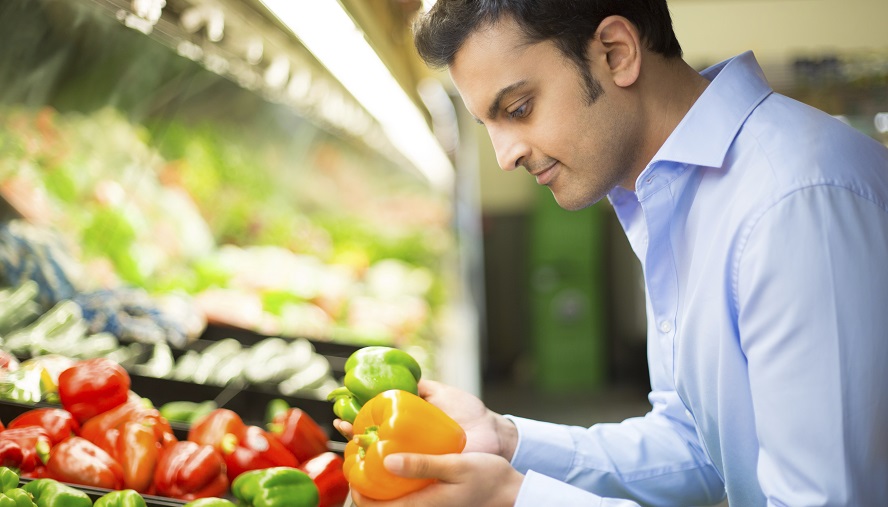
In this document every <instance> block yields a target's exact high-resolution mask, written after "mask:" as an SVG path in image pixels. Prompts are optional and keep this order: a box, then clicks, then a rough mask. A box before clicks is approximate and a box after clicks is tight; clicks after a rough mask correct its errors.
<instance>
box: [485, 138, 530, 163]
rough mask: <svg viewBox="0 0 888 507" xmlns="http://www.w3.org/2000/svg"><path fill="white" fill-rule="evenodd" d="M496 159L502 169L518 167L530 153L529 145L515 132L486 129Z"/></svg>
mask: <svg viewBox="0 0 888 507" xmlns="http://www.w3.org/2000/svg"><path fill="white" fill-rule="evenodd" d="M488 133H489V134H490V141H491V142H492V143H493V151H494V152H496V161H497V163H499V166H500V167H502V168H503V170H504V171H511V170H512V169H516V168H518V167H520V166H521V165H522V164H523V163H524V161H525V160H526V158H527V156H528V155H529V154H530V147H529V145H528V144H527V143H526V142H524V141H523V140H522V139H521V138H520V137H519V136H518V135H517V134H515V133H514V132H511V131H507V130H501V129H488Z"/></svg>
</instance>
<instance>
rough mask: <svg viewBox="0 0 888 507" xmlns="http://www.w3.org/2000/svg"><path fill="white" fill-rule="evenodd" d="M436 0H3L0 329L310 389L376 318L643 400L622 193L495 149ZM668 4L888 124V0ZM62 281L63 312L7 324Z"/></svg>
mask: <svg viewBox="0 0 888 507" xmlns="http://www.w3.org/2000/svg"><path fill="white" fill-rule="evenodd" d="M431 3H432V2H422V1H419V0H340V1H338V2H337V1H334V0H325V1H312V2H308V1H305V2H290V1H286V0H278V1H275V0H3V1H2V2H0V195H2V197H3V200H2V202H0V205H2V206H0V207H2V214H0V215H2V223H0V226H2V227H0V264H2V265H3V280H2V281H3V282H4V283H3V285H5V286H6V287H7V289H6V290H7V295H9V294H13V291H16V290H18V289H22V287H25V288H26V289H27V291H25V292H26V293H27V294H25V295H27V296H28V297H27V298H25V299H27V301H28V302H30V303H31V304H30V305H26V304H24V303H22V306H21V311H20V313H18V314H17V316H5V317H2V318H0V330H3V331H2V332H0V335H3V336H5V338H6V339H5V341H4V345H3V346H4V350H7V351H10V352H13V353H14V354H15V355H16V356H18V357H19V358H22V359H24V358H28V357H34V356H39V355H41V354H45V353H62V354H68V355H76V356H77V357H87V356H97V355H107V356H110V357H114V358H115V359H117V360H119V361H120V362H121V363H122V364H124V365H125V366H126V367H127V368H128V369H129V370H130V371H131V372H132V373H133V375H134V378H135V379H137V380H134V386H135V385H136V384H138V386H139V387H140V389H142V390H143V394H145V395H146V396H154V397H155V398H158V399H160V401H164V397H165V396H166V397H167V398H169V400H172V399H174V398H175V397H174V396H172V395H171V394H170V392H171V391H170V385H173V384H169V383H162V382H161V381H163V382H166V381H170V382H179V384H175V386H176V388H175V389H173V390H174V391H175V396H178V397H179V398H183V397H189V398H192V399H193V400H194V401H200V400H202V399H213V400H216V401H218V402H219V403H220V404H221V405H225V404H226V403H228V404H229V405H228V406H234V407H237V408H238V409H239V410H241V411H247V412H250V411H253V412H255V411H259V410H261V407H260V406H259V404H258V402H256V400H257V399H261V400H265V399H266V398H268V397H271V396H279V395H285V396H290V397H291V399H292V400H293V402H294V403H305V404H306V405H305V406H310V407H314V406H315V405H311V403H313V402H314V401H319V400H322V399H323V397H324V396H325V395H326V393H327V392H329V390H331V389H332V388H333V387H335V386H336V385H337V384H338V382H339V380H340V378H341V373H342V365H343V362H344V358H345V357H347V356H348V354H349V353H350V352H351V351H353V350H356V348H358V347H360V346H364V345H369V344H385V345H393V346H398V347H402V348H404V349H405V350H408V351H410V352H411V353H412V354H413V355H414V356H415V357H417V358H418V359H419V360H420V362H421V363H422V364H423V367H424V371H425V372H426V376H428V377H430V378H435V379H439V380H443V381H445V382H448V383H451V384H455V385H457V386H460V387H462V388H464V389H467V390H469V391H471V392H474V393H476V394H478V395H479V396H481V397H482V398H483V399H484V400H485V401H486V402H487V403H488V404H489V406H491V408H493V409H494V410H497V411H500V412H506V413H513V414H517V415H522V416H528V417H537V418H542V419H547V420H552V421H556V422H565V423H572V424H581V425H589V424H592V423H594V422H598V421H619V420H622V419H623V418H625V417H628V416H632V415H640V414H642V413H644V412H645V411H646V410H647V407H648V406H647V402H646V394H647V390H648V388H649V385H648V378H647V364H646V356H645V326H646V323H645V316H644V299H643V286H642V278H641V273H640V267H639V265H638V261H637V259H636V258H635V257H634V255H633V254H632V252H631V250H630V249H629V246H628V243H627V241H626V239H625V238H624V237H623V233H622V231H621V229H620V227H619V225H618V223H617V221H616V218H615V216H614V214H613V212H612V210H611V209H610V206H609V204H608V203H607V202H602V203H599V204H597V205H595V206H592V207H591V208H588V209H586V210H583V211H580V212H566V211H563V210H561V209H560V208H558V207H557V205H556V204H555V202H554V200H553V199H552V197H551V195H550V193H549V192H548V190H547V189H545V188H539V187H538V186H537V185H536V184H535V182H534V180H533V179H532V178H529V177H528V176H527V175H526V174H524V173H521V172H510V173H505V172H503V171H500V170H499V168H498V167H497V165H496V161H495V158H494V154H493V152H492V149H491V147H490V143H489V140H488V139H487V136H486V133H485V131H484V130H483V128H482V127H481V126H479V125H477V124H476V123H475V122H474V121H472V119H471V118H470V117H469V116H468V114H467V113H466V111H465V110H464V108H463V107H462V104H461V102H460V100H459V97H458V96H457V95H456V92H455V90H454V89H453V87H452V85H451V84H450V82H449V80H448V78H447V75H446V73H440V72H435V71H431V70H429V69H427V68H425V66H424V65H423V64H422V63H421V61H420V60H419V59H418V57H417V56H416V54H415V51H414V49H413V46H412V38H411V33H410V23H411V21H412V19H413V18H414V17H415V16H416V15H417V13H419V12H421V11H422V10H424V9H427V8H429V7H430V5H431ZM669 6H670V10H671V11H672V14H673V19H674V26H675V30H676V32H677V35H678V38H679V41H680V42H681V44H682V46H683V48H684V51H685V58H686V60H687V61H688V62H689V63H691V64H692V65H693V66H695V67H696V68H699V69H701V70H702V69H703V68H705V67H707V66H709V65H711V64H714V63H718V62H720V61H722V60H724V59H726V58H729V57H731V56H734V55H736V54H739V53H741V52H743V51H746V50H753V51H754V52H755V54H756V56H757V57H758V59H759V61H760V63H761V64H762V65H763V68H764V70H765V73H766V75H767V77H768V79H769V80H770V82H771V84H772V85H773V87H774V88H775V89H776V90H777V91H779V92H782V93H785V94H787V95H789V96H791V97H794V98H797V99H798V100H801V101H803V102H806V103H808V104H811V105H813V106H815V107H818V108H820V109H823V110H824V111H826V112H828V113H830V114H832V115H836V116H839V117H841V118H842V119H843V120H844V121H847V122H848V123H850V124H851V125H853V126H854V127H856V128H858V129H859V130H861V131H862V132H864V133H866V134H867V135H871V136H873V137H874V138H876V139H878V140H880V141H881V142H883V143H886V142H888V30H885V20H886V19H888V3H886V2H885V1H884V0H841V1H839V0H672V1H670V2H669ZM28 280H30V281H32V282H35V283H36V285H34V286H30V285H28V286H26V282H27V281H28ZM22 290H24V289H22ZM4 297H5V296H4ZM70 300H75V301H78V303H79V305H80V310H78V311H77V312H75V313H77V315H76V318H78V319H82V320H81V321H78V322H82V323H81V325H80V327H79V328H77V329H79V332H76V333H69V335H72V336H74V335H76V336H74V337H73V338H71V339H70V340H68V339H67V338H66V340H60V339H57V338H56V337H52V336H43V335H41V337H40V338H39V339H36V338H34V336H35V335H33V334H30V335H22V334H21V333H19V334H18V335H15V334H13V335H9V334H7V332H11V331H13V330H15V329H16V328H15V326H16V325H17V324H16V323H18V324H22V323H25V322H34V319H39V318H41V316H45V315H46V314H47V313H48V312H51V311H53V310H57V309H58V305H59V304H60V303H61V302H64V301H70ZM68 317H70V316H67V314H66V318H68ZM71 318H73V317H71ZM3 319H8V320H3ZM66 322H67V321H66ZM32 331H33V329H32ZM10 336H13V337H16V336H17V337H18V338H17V339H12V338H10ZM96 336H99V339H97V338H96ZM260 344H261V346H260ZM306 350H309V351H310V352H311V353H312V354H314V356H313V355H311V354H308V355H307V354H306ZM312 361H314V362H312ZM256 364H258V365H260V367H258V368H256V367H251V366H250V365H256ZM158 382H161V383H158ZM242 392H243V393H249V394H251V396H252V398H248V399H242V400H240V401H239V402H238V399H239V398H237V396H238V393H242ZM260 395H261V396H260ZM262 396H265V398H263V397H262ZM158 399H156V400H155V402H157V401H158ZM238 403H240V404H239V405H238ZM318 406H320V405H318ZM318 410H324V411H325V412H324V413H325V414H329V410H328V409H327V408H326V407H322V408H320V409H318ZM318 419H319V420H322V421H324V422H329V421H328V420H327V419H329V417H327V416H324V415H321V416H318Z"/></svg>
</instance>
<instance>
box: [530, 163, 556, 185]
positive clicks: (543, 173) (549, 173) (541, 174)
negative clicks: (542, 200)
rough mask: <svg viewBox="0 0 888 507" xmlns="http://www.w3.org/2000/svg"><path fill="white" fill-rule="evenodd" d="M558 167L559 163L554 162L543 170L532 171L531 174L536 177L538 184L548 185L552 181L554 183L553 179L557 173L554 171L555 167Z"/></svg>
mask: <svg viewBox="0 0 888 507" xmlns="http://www.w3.org/2000/svg"><path fill="white" fill-rule="evenodd" d="M557 165H558V162H557V161H554V162H552V163H551V164H549V165H548V166H546V167H544V168H542V169H539V170H535V171H532V172H531V173H530V174H531V175H533V176H535V177H536V180H537V183H538V184H540V185H547V184H548V183H549V182H550V181H552V178H554V177H555V171H553V169H555V166H557Z"/></svg>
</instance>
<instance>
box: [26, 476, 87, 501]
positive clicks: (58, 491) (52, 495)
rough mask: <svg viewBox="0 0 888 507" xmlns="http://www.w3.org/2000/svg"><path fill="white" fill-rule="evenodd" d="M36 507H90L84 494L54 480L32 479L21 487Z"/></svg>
mask: <svg viewBox="0 0 888 507" xmlns="http://www.w3.org/2000/svg"><path fill="white" fill-rule="evenodd" d="M22 489H24V490H25V491H27V492H28V493H31V496H33V497H34V503H35V504H37V507H62V506H64V507H92V504H93V503H92V500H90V499H89V496H87V494H86V493H84V492H83V491H80V490H79V489H76V488H72V487H71V486H68V485H67V484H62V483H61V482H59V481H57V480H54V479H34V480H33V481H31V482H29V483H27V484H25V485H24V486H22Z"/></svg>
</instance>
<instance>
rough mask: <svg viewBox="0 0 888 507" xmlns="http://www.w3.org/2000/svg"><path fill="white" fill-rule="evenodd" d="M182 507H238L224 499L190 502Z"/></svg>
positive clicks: (202, 499) (212, 498) (214, 498)
mask: <svg viewBox="0 0 888 507" xmlns="http://www.w3.org/2000/svg"><path fill="white" fill-rule="evenodd" d="M182 507H237V506H235V505H234V504H233V503H231V502H229V501H228V500H225V499H224V498H216V497H210V498H199V499H197V500H194V501H193V502H188V503H186V504H185V505H184V506H182Z"/></svg>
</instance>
